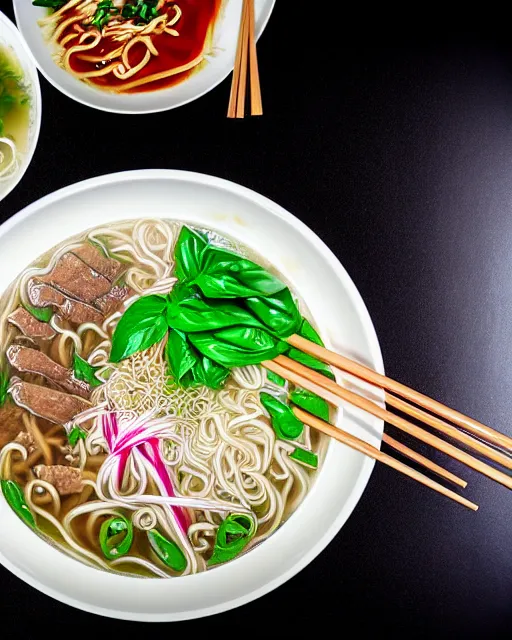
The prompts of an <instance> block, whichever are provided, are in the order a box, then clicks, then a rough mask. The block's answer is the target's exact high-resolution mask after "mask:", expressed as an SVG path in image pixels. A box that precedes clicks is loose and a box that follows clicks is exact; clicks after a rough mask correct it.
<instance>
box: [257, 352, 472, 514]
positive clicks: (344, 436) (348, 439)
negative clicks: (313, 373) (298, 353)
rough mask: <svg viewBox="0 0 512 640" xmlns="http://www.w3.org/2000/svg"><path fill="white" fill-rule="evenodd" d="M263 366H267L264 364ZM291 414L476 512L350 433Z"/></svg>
mask: <svg viewBox="0 0 512 640" xmlns="http://www.w3.org/2000/svg"><path fill="white" fill-rule="evenodd" d="M265 366H267V365H266V364H265ZM281 368H282V367H279V369H281ZM293 412H294V414H295V415H296V416H297V418H298V419H299V420H300V421H301V422H303V423H304V424H307V425H309V426H310V427H312V428H313V429H316V430H317V431H321V432H322V433H325V434H326V435H328V436H330V437H331V438H334V439H335V440H338V441H339V442H342V443H343V444H346V445H347V446H349V447H350V448H351V449H355V450H356V451H359V452H361V453H363V454H364V455H366V456H368V457H369V458H373V459H374V460H378V461H379V462H382V464H385V465H387V466H388V467H391V468H392V469H395V470H396V471H400V472H401V473H403V474H405V475H406V476H409V477H410V478H412V479H413V480H416V481H417V482H420V483H421V484H424V485H425V486H427V487H430V488H431V489H434V491H437V492H438V493H441V494H442V495H444V496H446V497H447V498H451V499H452V500H455V502H458V503H459V504H462V505H464V506H465V507H468V509H472V510H473V511H476V510H477V509H478V505H476V504H475V503H474V502H471V501H469V500H467V499H466V498H463V497H462V496H459V495H458V494H456V493H455V492H454V491H452V490H451V489H447V488H446V487H443V485H442V484H439V483H438V482H435V480H431V479H430V478H428V477H427V476H424V475H423V474H422V473H420V472H419V471H416V470H415V469H411V467H408V466H407V465H406V464H404V463H403V462H400V461H399V460H396V459H395V458H393V457H392V456H390V455H388V454H387V453H384V452H383V451H380V450H379V449H376V448H375V447H372V445H370V444H368V443H367V442H365V441H364V440H360V439H359V438H356V437H355V436H353V435H351V434H350V433H347V432H346V431H341V429H337V428H336V427H333V426H332V424H329V423H328V422H325V421H324V420H320V418H316V417H315V416H313V415H311V414H310V413H307V412H306V411H303V410H302V409H299V408H297V407H294V408H293Z"/></svg>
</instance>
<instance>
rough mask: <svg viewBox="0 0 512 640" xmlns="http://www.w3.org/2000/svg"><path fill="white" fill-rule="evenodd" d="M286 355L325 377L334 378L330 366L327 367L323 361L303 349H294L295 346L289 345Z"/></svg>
mask: <svg viewBox="0 0 512 640" xmlns="http://www.w3.org/2000/svg"><path fill="white" fill-rule="evenodd" d="M286 355H287V356H288V357H289V358H291V359H292V360H295V361H296V362H300V363H301V364H303V365H304V366H305V367H309V368H310V369H313V370H314V371H318V372H319V373H321V374H322V375H324V376H327V378H330V379H331V380H334V379H335V378H334V373H333V372H332V371H331V368H330V367H329V365H328V364H325V362H322V361H321V360H318V359H317V358H315V357H313V356H310V355H309V353H304V352H303V351H299V350H298V349H295V347H291V348H290V350H289V351H288V352H287V353H286Z"/></svg>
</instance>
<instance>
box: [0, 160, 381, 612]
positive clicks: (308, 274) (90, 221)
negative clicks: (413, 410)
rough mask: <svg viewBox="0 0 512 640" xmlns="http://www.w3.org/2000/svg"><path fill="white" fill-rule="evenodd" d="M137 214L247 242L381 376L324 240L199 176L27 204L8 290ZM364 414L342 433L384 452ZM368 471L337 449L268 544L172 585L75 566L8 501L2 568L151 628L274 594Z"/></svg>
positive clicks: (109, 180) (170, 174)
mask: <svg viewBox="0 0 512 640" xmlns="http://www.w3.org/2000/svg"><path fill="white" fill-rule="evenodd" d="M140 217H160V218H173V219H178V220H183V221H187V222H190V223H196V224H198V225H199V226H201V225H204V226H208V227H212V228H215V229H217V230H218V231H219V232H220V233H225V234H226V235H229V236H231V237H233V238H234V239H238V240H239V241H241V242H243V243H245V244H246V245H248V246H249V247H250V248H252V249H254V250H255V251H257V252H258V253H260V254H261V255H262V256H263V257H264V258H267V259H268V260H270V261H271V262H272V263H273V264H274V265H275V266H276V267H277V269H279V271H280V272H282V273H283V275H284V276H285V277H286V278H288V280H289V281H290V283H291V285H292V286H293V287H294V288H295V289H296V290H297V292H298V293H299V294H300V296H301V297H302V298H303V299H304V301H305V303H306V305H307V306H308V307H309V309H310V310H311V313H312V315H313V317H314V318H315V321H316V322H317V324H318V327H319V329H320V331H321V333H322V335H323V337H324V339H325V340H326V343H328V345H330V346H331V347H332V348H334V349H337V350H339V351H341V352H342V353H345V354H348V355H350V356H352V357H356V358H358V359H359V360H360V361H362V362H365V363H367V364H369V365H370V366H373V367H374V368H375V369H377V370H378V371H380V372H383V365H382V358H381V353H380V349H379V344H378V342H377V337H376V335H375V331H374V328H373V325H372V323H371V320H370V317H369V315H368V312H367V310H366V308H365V306H364V303H363V301H362V299H361V297H360V295H359V293H358V292H357V289H356V287H355V286H354V284H353V282H352V281H351V279H350V277H349V276H348V275H347V273H346V271H345V270H344V269H343V267H342V266H341V265H340V263H339V262H338V260H337V259H336V257H335V256H334V255H333V254H332V253H331V251H330V250H329V249H328V248H327V247H326V246H325V244H323V242H322V241H321V240H320V239H319V238H318V237H317V236H316V235H315V234H314V233H313V232H312V231H311V230H310V229H308V227H306V226H305V225H304V224H303V223H302V222H300V221H299V220H298V219H297V218H295V217H294V216H292V215H291V214H290V213H288V212H286V211H285V210H284V209H282V208H281V207H279V206H278V205H277V204H275V203H274V202H272V201H270V200H268V199H267V198H264V197H263V196H261V195H258V194H257V193H254V192H253V191H250V190H248V189H246V188H244V187H241V186H239V185H236V184H233V183H232V182H227V181H225V180H220V179H218V178H213V177H210V176H206V175H202V174H197V173H188V172H182V171H163V170H162V171H160V170H153V171H131V172H126V173H118V174H113V175H107V176H102V177H99V178H93V179H92V180H86V181H85V182H80V183H78V184H75V185H72V186H70V187H66V188H65V189H61V190H60V191H57V192H56V193H53V194H50V195H48V196H46V197H44V198H42V199H41V200H39V201H38V202H35V203H33V204H31V205H30V206H28V207H27V208H26V209H24V210H23V211H21V212H19V213H18V214H16V215H15V216H13V217H12V218H11V219H10V220H8V221H7V222H6V223H4V224H3V225H2V226H1V227H0V255H1V256H2V271H1V273H0V290H2V291H3V290H5V288H6V287H7V285H8V284H9V283H10V282H11V281H12V280H14V278H15V277H16V276H17V275H18V274H19V273H20V271H21V270H22V269H23V268H24V267H26V266H27V264H28V263H30V262H31V261H32V260H33V259H34V258H35V257H36V256H38V255H40V254H42V253H44V252H45V251H47V250H48V249H50V248H51V247H52V246H53V245H55V244H57V243H59V242H61V241H62V240H64V239H66V238H68V237H69V236H72V235H74V234H76V233H79V232H82V231H84V230H85V229H87V228H89V227H93V226H96V225H99V224H105V222H107V221H117V220H123V219H128V218H140ZM356 411H357V410H354V413H352V412H351V411H350V410H349V409H346V410H345V412H344V415H343V428H344V429H346V430H347V431H350V432H351V433H353V434H355V435H357V436H359V437H362V438H364V439H365V440H367V441H368V442H370V443H371V444H373V445H375V446H379V445H380V439H381V435H382V427H383V425H382V422H381V421H379V420H373V419H372V418H368V417H363V415H362V414H361V415H359V414H357V413H355V412H356ZM340 413H341V412H340ZM372 469H373V462H372V461H371V460H370V459H368V458H365V457H364V456H362V455H360V454H359V453H356V452H354V451H352V450H351V449H348V448H347V447H345V446H343V445H341V444H339V443H337V442H331V443H330V445H329V449H328V452H327V456H326V460H325V462H324V465H323V467H322V468H321V470H320V472H319V474H318V477H317V479H316V481H315V483H314V485H313V488H312V489H311V491H310V493H309V494H308V495H307V496H306V498H305V500H304V501H303V503H302V504H301V505H300V506H299V508H298V509H297V511H296V512H295V513H294V514H293V515H292V516H291V517H290V518H289V520H287V522H285V524H284V525H283V526H282V527H281V528H280V529H278V530H277V531H276V533H274V534H273V535H272V536H271V537H270V538H269V539H268V540H266V541H265V542H263V544H261V545H260V546H258V547H256V548H255V549H253V550H252V551H250V552H249V553H247V554H246V555H244V556H242V557H240V558H238V559H236V560H234V561H233V562H231V563H228V564H226V565H224V566H220V567H218V568H216V569H214V570H212V571H208V572H206V573H201V574H196V575H192V576H187V577H184V578H175V579H169V580H159V579H148V580H141V579H137V578H129V577H123V576H119V575H114V574H108V573H105V572H102V571H99V570H97V569H94V568H90V567H88V566H85V565H83V564H81V563H79V562H77V561H76V560H73V559H72V558H70V557H68V556H66V555H64V554H63V553H61V552H60V551H58V550H56V549H54V548H53V547H51V546H50V545H49V544H48V543H46V542H45V541H44V540H42V539H41V538H39V537H37V536H36V535H35V534H34V533H33V532H32V531H31V530H30V529H29V527H27V526H26V525H25V524H24V523H23V522H22V521H21V520H19V519H18V517H17V516H16V515H15V513H14V512H13V511H12V510H11V509H10V508H9V507H8V505H7V504H6V502H5V500H4V498H3V496H1V495H0V520H1V522H2V527H0V561H1V562H2V563H3V564H4V565H5V566H6V567H8V568H9V569H10V570H11V571H12V572H13V573H15V574H16V575H17V576H19V577H20V578H22V579H23V580H25V581H26V582H28V583H29V584H31V585H33V586H34V587H36V588H38V589H40V590H41V591H43V592H44V593H46V594H48V595H50V596H53V597H54V598H57V599H58V600H61V601H63V602H66V603H68V604H70V605H73V606H76V607H79V608H80V609H85V610H87V611H91V612H94V613H99V614H103V615H107V616H112V617H118V618H124V619H130V620H144V621H157V620H159V621H164V620H182V619H187V618H195V617H199V616H205V615H209V614H213V613H218V612H221V611H224V610H226V609H230V608H232V607H235V606H238V605H241V604H243V603H246V602H249V601H250V600H254V599H255V598H257V597H259V596H261V595H263V594H265V593H267V592H268V591H270V590H271V589H274V588H275V587H277V586H279V585H280V584H282V583H283V582H285V580H288V579H289V578H291V577H292V576H293V575H294V574H296V573H297V572H298V571H299V570H300V569H302V568H303V567H304V566H306V565H307V564H308V563H309V562H311V560H313V558H315V556H316V555H318V554H319V553H320V551H322V549H323V548H324V547H325V546H326V545H327V544H328V543H329V542H330V540H331V539H332V538H333V537H334V536H335V535H336V533H337V532H338V531H339V529H340V528H341V527H342V526H343V524H344V522H345V521H346V519H347V518H348V516H349V515H350V513H351V512H352V510H353V509H354V507H355V505H356V503H357V501H358V500H359V498H360V497H361V494H362V493H363V490H364V488H365V486H366V483H367V482H368V479H369V477H370V474H371V471H372Z"/></svg>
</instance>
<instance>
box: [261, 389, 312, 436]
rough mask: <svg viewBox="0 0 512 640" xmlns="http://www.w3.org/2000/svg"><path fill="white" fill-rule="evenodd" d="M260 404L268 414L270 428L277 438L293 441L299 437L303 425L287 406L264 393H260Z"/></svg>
mask: <svg viewBox="0 0 512 640" xmlns="http://www.w3.org/2000/svg"><path fill="white" fill-rule="evenodd" d="M260 402H261V404H262V405H263V406H264V407H265V409H266V410H267V411H268V412H269V414H270V422H271V424H272V428H273V429H274V431H275V432H276V434H277V437H278V438H281V439H282V440H295V439H296V438H298V437H299V436H300V434H301V433H302V430H303V429H304V425H303V424H302V422H301V421H300V420H299V419H298V418H297V416H296V415H295V414H294V413H293V411H292V410H291V409H290V407H289V406H288V405H287V404H284V402H281V401H280V400H278V399H277V398H274V396H271V395H270V393H265V392H262V393H260Z"/></svg>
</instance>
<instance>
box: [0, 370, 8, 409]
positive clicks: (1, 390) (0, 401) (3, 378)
mask: <svg viewBox="0 0 512 640" xmlns="http://www.w3.org/2000/svg"><path fill="white" fill-rule="evenodd" d="M8 388H9V376H8V375H7V372H6V371H0V407H3V406H4V404H5V401H6V400H7V389H8Z"/></svg>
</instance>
